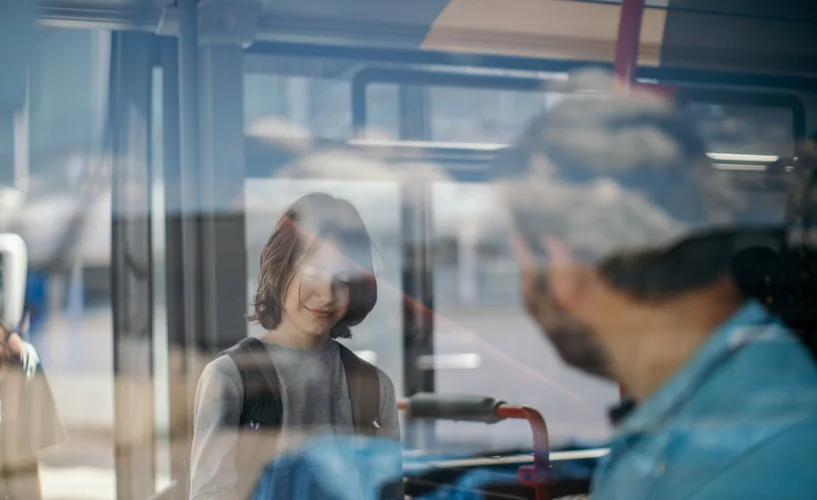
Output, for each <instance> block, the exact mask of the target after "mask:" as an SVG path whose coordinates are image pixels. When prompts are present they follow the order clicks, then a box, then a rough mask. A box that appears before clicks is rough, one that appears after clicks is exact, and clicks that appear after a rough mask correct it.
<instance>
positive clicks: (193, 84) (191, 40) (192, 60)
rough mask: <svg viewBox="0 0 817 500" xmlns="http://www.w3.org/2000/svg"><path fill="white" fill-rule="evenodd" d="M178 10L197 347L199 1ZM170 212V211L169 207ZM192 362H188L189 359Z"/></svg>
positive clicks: (188, 259) (185, 240)
mask: <svg viewBox="0 0 817 500" xmlns="http://www.w3.org/2000/svg"><path fill="white" fill-rule="evenodd" d="M178 9H179V41H178V44H179V45H178V49H179V61H178V65H179V144H180V148H179V159H180V181H181V183H180V184H181V185H180V187H181V200H180V202H181V203H180V207H179V209H180V212H181V216H182V248H183V249H184V270H183V277H182V279H183V282H184V305H185V307H184V310H185V317H184V325H185V345H186V346H188V347H189V346H193V345H195V341H196V339H195V335H196V332H198V331H199V328H200V326H201V325H200V318H201V317H202V315H201V313H202V311H200V310H199V307H198V305H199V303H200V300H199V297H198V296H197V295H198V293H197V292H198V291H200V290H201V287H200V286H199V284H200V276H199V270H200V269H201V265H200V262H199V261H200V260H201V259H200V255H199V252H198V251H196V250H195V249H198V248H200V247H201V245H200V243H201V235H200V234H199V225H198V224H197V219H198V218H199V217H200V215H201V200H200V199H199V191H200V190H199V188H200V186H199V171H200V168H199V164H200V162H199V134H200V131H199V34H198V0H178ZM168 208H170V207H168ZM188 359H189V358H188Z"/></svg>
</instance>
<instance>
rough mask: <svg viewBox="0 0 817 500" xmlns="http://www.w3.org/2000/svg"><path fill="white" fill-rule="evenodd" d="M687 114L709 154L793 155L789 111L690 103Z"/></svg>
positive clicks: (793, 133)
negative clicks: (701, 137)
mask: <svg viewBox="0 0 817 500" xmlns="http://www.w3.org/2000/svg"><path fill="white" fill-rule="evenodd" d="M687 111H688V112H689V113H690V115H691V116H692V117H693V119H694V120H695V122H696V123H697V125H698V129H699V130H700V132H701V134H702V135H703V136H704V138H705V139H706V141H707V143H708V145H709V148H710V150H711V151H712V152H723V153H740V154H752V155H780V156H785V155H791V154H792V153H793V152H794V137H795V131H794V116H793V113H792V110H791V109H788V108H784V107H772V106H752V105H747V104H718V103H702V102H692V103H689V105H688V106H687Z"/></svg>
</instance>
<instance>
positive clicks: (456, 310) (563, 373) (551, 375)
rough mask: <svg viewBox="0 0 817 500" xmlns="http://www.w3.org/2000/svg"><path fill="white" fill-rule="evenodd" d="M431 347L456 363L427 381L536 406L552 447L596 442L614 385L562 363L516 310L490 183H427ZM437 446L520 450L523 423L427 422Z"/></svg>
mask: <svg viewBox="0 0 817 500" xmlns="http://www.w3.org/2000/svg"><path fill="white" fill-rule="evenodd" d="M433 189H434V191H433V193H434V194H433V195H434V228H435V232H434V241H435V250H436V252H435V255H434V295H435V299H437V302H436V307H435V313H436V314H435V321H434V332H435V334H434V335H435V337H434V352H435V354H437V355H447V356H451V358H450V359H451V360H459V362H454V363H447V365H448V366H446V367H442V368H438V369H437V371H436V373H435V375H436V377H435V384H436V386H435V387H436V390H437V391H439V392H444V393H464V394H484V395H490V396H495V397H497V398H500V399H502V400H505V401H509V402H513V403H514V404H526V405H530V406H533V407H534V408H537V409H539V410H540V411H542V412H543V414H545V415H546V418H547V422H548V429H549V433H550V439H551V442H552V444H553V446H554V447H557V448H558V447H566V446H570V445H576V444H580V443H584V444H590V443H592V444H600V443H604V442H605V441H606V440H607V438H608V437H609V435H610V428H609V426H608V423H607V418H606V410H607V408H609V407H610V406H611V405H612V404H613V403H615V402H616V401H618V398H619V395H618V388H617V387H616V386H615V385H613V384H611V383H607V382H601V381H599V379H596V378H593V377H589V376H586V375H583V374H581V373H580V372H578V371H577V370H574V369H572V368H569V367H567V366H566V365H565V364H564V363H563V362H562V361H561V360H560V359H559V358H558V356H557V355H556V353H555V351H554V350H553V348H552V347H551V345H550V343H549V342H548V341H547V340H546V339H545V337H544V335H543V334H542V332H541V331H540V330H539V328H538V326H536V325H535V324H534V323H533V322H532V321H531V320H530V319H529V317H528V315H527V314H526V313H525V311H524V310H523V309H522V307H521V304H522V298H521V296H520V294H519V290H520V287H519V281H518V276H519V267H518V264H517V262H516V259H515V258H514V255H513V253H512V252H511V249H510V247H509V245H508V242H509V237H510V233H509V231H508V226H507V224H504V223H503V221H502V219H501V218H499V217H497V214H499V213H500V212H501V207H499V206H498V205H497V204H496V203H495V202H494V198H493V197H494V193H493V187H492V186H491V185H490V184H476V183H470V184H468V183H436V184H435V185H434V188H433ZM437 437H438V440H439V441H440V442H441V444H442V445H443V446H450V445H451V444H452V443H453V444H456V445H458V446H463V447H465V448H467V449H469V450H473V451H487V450H508V449H528V448H530V446H531V443H530V428H529V427H528V426H527V425H526V424H525V423H517V422H513V421H508V422H501V423H499V424H497V425H493V426H485V425H484V424H467V423H449V422H440V423H438V424H437Z"/></svg>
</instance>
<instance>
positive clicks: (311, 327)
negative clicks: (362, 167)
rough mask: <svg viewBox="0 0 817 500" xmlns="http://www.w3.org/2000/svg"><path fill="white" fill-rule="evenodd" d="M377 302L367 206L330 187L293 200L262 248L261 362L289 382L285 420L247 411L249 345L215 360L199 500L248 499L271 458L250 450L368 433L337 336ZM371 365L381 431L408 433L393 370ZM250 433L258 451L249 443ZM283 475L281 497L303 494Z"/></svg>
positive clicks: (203, 391)
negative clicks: (244, 362)
mask: <svg viewBox="0 0 817 500" xmlns="http://www.w3.org/2000/svg"><path fill="white" fill-rule="evenodd" d="M376 301H377V285H376V281H375V277H374V272H373V265H372V255H371V240H370V238H369V235H368V232H367V230H366V227H365V225H364V224H363V220H362V219H361V218H360V215H359V214H358V212H357V210H356V209H355V208H354V207H353V206H352V205H351V204H350V203H349V202H347V201H345V200H339V199H336V198H334V197H332V196H329V195H327V194H322V193H313V194H309V195H306V196H304V197H302V198H300V199H299V200H297V201H296V202H295V203H293V204H292V205H291V206H290V207H289V208H288V209H287V211H286V212H285V214H284V215H283V216H282V217H281V218H280V219H279V220H278V223H277V224H276V226H275V229H274V230H273V232H272V235H271V236H270V238H269V240H268V241H267V244H266V246H265V247H264V250H263V252H262V254H261V269H260V274H259V279H258V291H257V293H256V295H255V301H254V307H255V314H253V315H252V316H251V318H250V319H251V320H253V321H257V322H258V323H260V324H261V325H262V326H263V327H264V328H265V329H266V333H265V334H264V335H263V336H261V337H260V338H259V339H258V340H260V342H257V341H254V342H256V343H255V345H256V346H261V350H260V356H255V360H256V361H258V359H259V358H261V361H258V363H259V365H262V364H266V365H268V366H269V365H271V366H273V367H274V371H273V373H272V374H271V376H274V377H277V379H278V380H277V382H278V385H279V386H280V398H278V399H277V401H278V404H280V407H281V410H282V411H281V413H282V415H281V418H280V420H279V421H277V422H276V423H275V425H267V424H268V422H266V421H263V422H259V421H258V420H248V419H247V418H246V415H247V411H248V406H250V405H249V404H248V402H247V401H248V397H250V396H251V395H248V394H247V393H245V388H246V387H247V386H248V375H247V371H246V370H245V367H242V366H239V363H237V362H236V360H237V359H243V358H240V357H238V356H236V355H234V353H235V352H237V350H240V347H241V345H242V344H243V345H248V344H249V343H248V342H244V341H242V343H240V345H239V346H236V348H233V349H231V350H228V351H227V354H229V355H224V356H220V357H218V358H217V359H215V360H214V361H212V362H211V363H210V364H208V365H207V366H206V367H205V369H204V371H203V373H202V376H201V378H200V380H199V385H198V390H197V394H196V405H195V416H194V436H193V446H192V454H191V495H190V497H191V498H192V499H216V498H218V499H222V498H223V499H228V498H229V499H231V500H232V499H236V498H246V497H247V496H248V494H249V493H250V492H251V489H252V487H253V486H254V484H255V483H254V481H255V480H256V479H257V475H258V473H259V472H260V470H261V467H262V466H263V465H264V464H263V463H254V464H253V465H252V466H247V465H246V463H247V462H246V460H245V458H246V456H245V455H247V454H250V453H253V454H254V453H257V450H258V448H259V447H260V448H262V453H261V455H260V457H261V460H259V461H260V462H263V461H264V460H265V459H270V458H274V457H275V456H276V455H277V454H280V452H281V451H283V450H287V449H291V448H293V447H295V446H296V445H297V443H298V441H299V437H303V436H310V435H315V434H326V433H331V434H349V433H353V432H357V431H358V430H359V429H358V426H357V423H356V422H355V420H354V418H355V416H354V412H355V409H354V408H353V405H354V404H355V401H353V399H354V395H353V391H351V390H350V386H353V385H354V384H350V381H349V380H348V378H347V374H348V373H349V372H348V366H346V363H347V362H346V359H348V356H349V353H350V352H351V351H348V350H347V349H346V348H345V347H343V346H341V345H340V344H339V343H338V342H336V339H347V338H351V335H352V334H351V331H350V328H351V327H353V326H355V325H357V324H359V323H360V322H361V321H363V320H364V319H365V318H366V316H367V315H368V314H369V312H371V310H372V309H373V308H374V305H375V303H376ZM257 353H258V351H256V354H257ZM250 357H252V356H250ZM354 360H355V362H356V363H360V364H361V365H362V364H363V363H364V362H362V361H360V360H359V359H358V358H356V357H355V358H354ZM366 366H367V367H369V368H370V369H371V370H372V373H376V379H377V381H376V385H375V391H376V392H377V393H376V394H368V395H364V396H365V397H366V398H369V399H370V400H371V399H374V400H377V401H379V408H377V409H376V410H377V413H378V415H377V416H376V417H375V418H373V419H372V424H373V425H374V427H376V428H375V429H373V431H372V432H371V434H373V435H375V436H386V437H389V438H394V439H399V436H400V430H399V424H398V418H397V405H396V401H395V393H394V385H393V384H392V382H391V380H390V379H389V377H388V376H387V375H386V374H385V373H383V372H382V371H380V370H379V369H375V368H374V367H371V366H370V365H366ZM268 379H269V377H268V378H267V381H268ZM261 385H262V386H263V383H262V384H261ZM254 387H255V386H254ZM247 392H250V391H249V390H248V391H247ZM257 399H258V398H256V399H255V400H254V401H257ZM253 404H256V403H253ZM261 420H263V419H261ZM259 427H261V428H269V429H270V430H272V431H273V432H272V433H268V434H271V435H272V436H273V437H272V438H271V439H269V440H265V439H264V437H265V436H264V435H261V434H253V431H258V430H259ZM248 433H249V436H250V438H249V441H250V442H252V443H253V446H254V447H255V449H254V450H253V451H252V452H250V451H248V449H247V447H246V443H247V441H248V439H247V437H246V436H247V435H248ZM240 435H241V437H240ZM237 464H241V466H238V465H237ZM282 474H287V475H289V474H290V473H289V472H282ZM248 476H249V477H248ZM277 479H278V480H277V481H276V482H275V484H276V485H277V486H276V488H277V491H276V495H275V498H282V499H291V498H294V497H293V496H292V495H293V491H292V490H293V487H292V485H293V484H295V483H296V482H297V478H294V477H279V478H277ZM299 500H300V499H299Z"/></svg>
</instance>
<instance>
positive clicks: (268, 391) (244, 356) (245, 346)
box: [225, 337, 283, 430]
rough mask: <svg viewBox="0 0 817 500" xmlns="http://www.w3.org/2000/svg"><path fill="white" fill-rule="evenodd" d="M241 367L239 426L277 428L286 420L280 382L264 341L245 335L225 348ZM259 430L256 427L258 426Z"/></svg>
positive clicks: (239, 369) (239, 367)
mask: <svg viewBox="0 0 817 500" xmlns="http://www.w3.org/2000/svg"><path fill="white" fill-rule="evenodd" d="M225 354H227V355H229V356H230V358H232V360H233V362H234V363H235V364H236V366H237V367H238V373H239V375H240V376H241V386H242V392H243V403H242V407H241V418H240V420H239V426H241V427H245V426H257V425H259V423H260V424H263V425H264V427H266V428H277V427H280V426H281V423H282V422H283V404H282V402H281V381H280V380H279V378H278V372H277V371H276V369H275V365H274V364H273V361H272V358H270V356H269V355H268V354H267V348H266V347H264V344H263V342H261V341H260V340H258V339H257V338H255V337H246V338H244V339H242V340H241V341H240V342H239V343H238V344H236V345H235V346H234V347H232V348H230V349H228V350H227V351H225ZM255 430H257V429H255Z"/></svg>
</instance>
